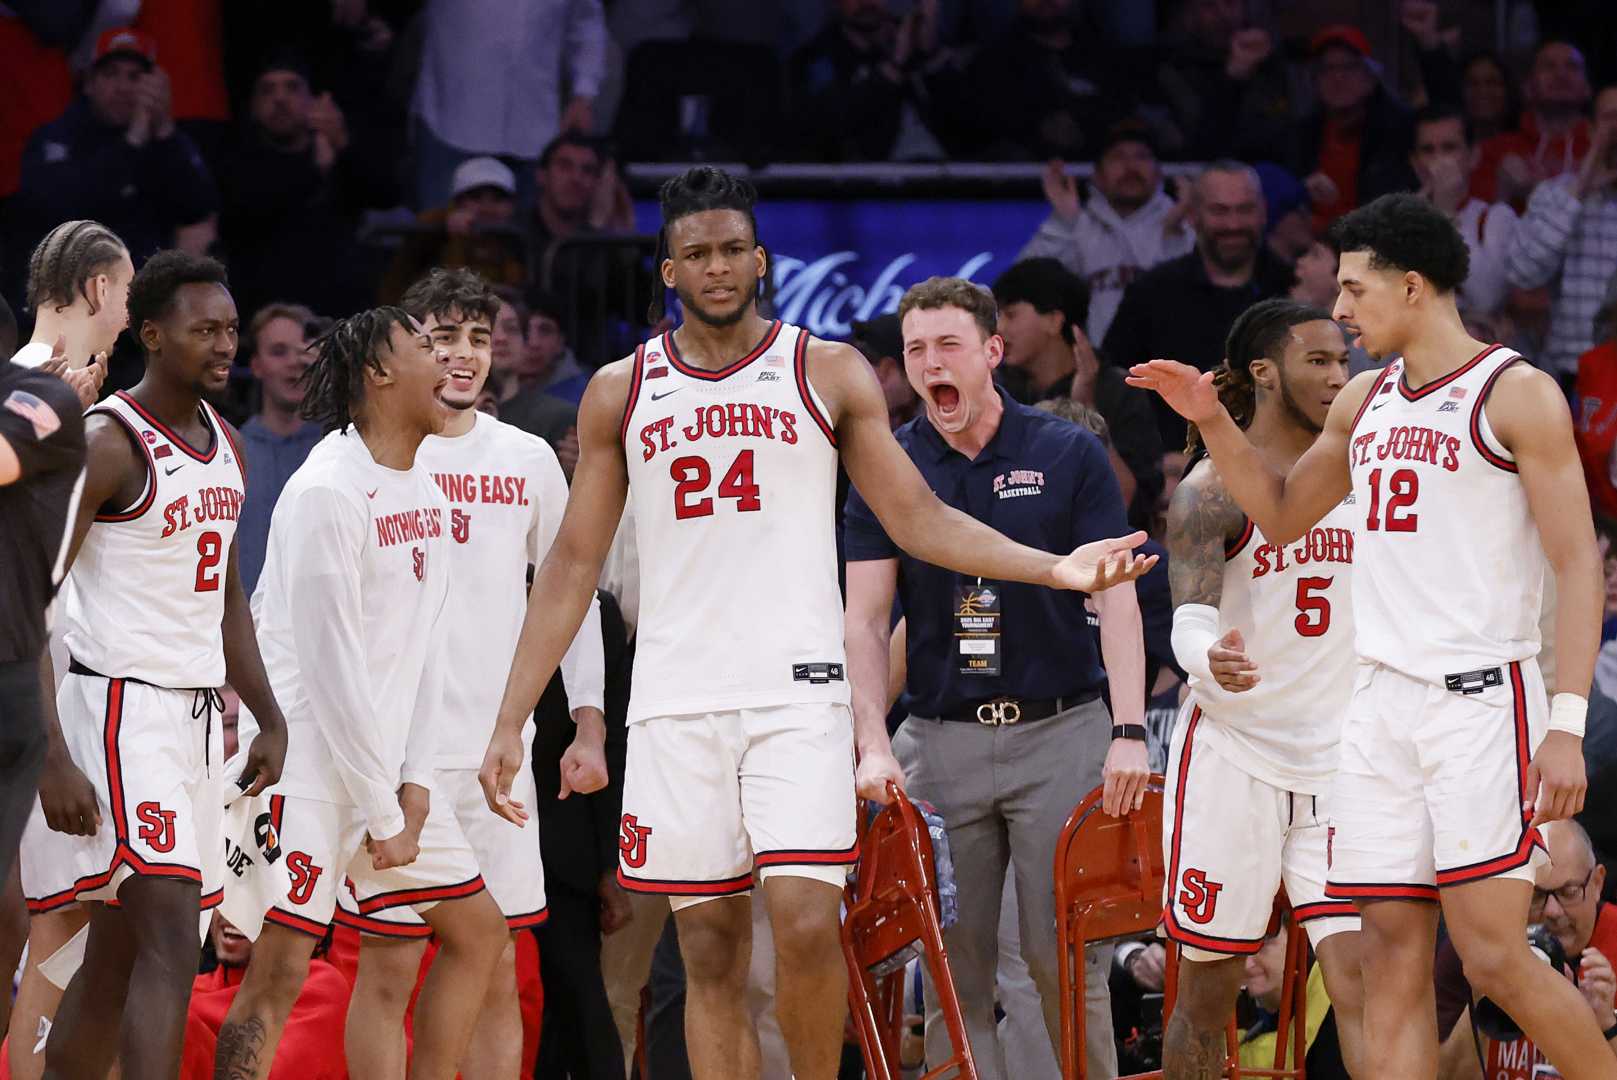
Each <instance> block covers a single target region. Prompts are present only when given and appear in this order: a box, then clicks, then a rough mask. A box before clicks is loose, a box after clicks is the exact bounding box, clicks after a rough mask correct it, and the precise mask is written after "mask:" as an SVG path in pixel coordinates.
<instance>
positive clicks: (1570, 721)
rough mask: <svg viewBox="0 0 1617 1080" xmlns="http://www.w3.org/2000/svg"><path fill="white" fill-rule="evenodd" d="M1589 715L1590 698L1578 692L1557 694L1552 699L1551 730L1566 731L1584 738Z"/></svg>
mask: <svg viewBox="0 0 1617 1080" xmlns="http://www.w3.org/2000/svg"><path fill="white" fill-rule="evenodd" d="M1588 716H1589V699H1588V698H1585V697H1582V696H1581V695H1578V694H1556V695H1555V697H1553V698H1552V699H1550V724H1549V729H1550V730H1551V731H1564V732H1566V733H1567V734H1568V735H1576V736H1577V737H1578V738H1580V739H1581V738H1583V725H1584V721H1585V720H1586V719H1587V718H1588Z"/></svg>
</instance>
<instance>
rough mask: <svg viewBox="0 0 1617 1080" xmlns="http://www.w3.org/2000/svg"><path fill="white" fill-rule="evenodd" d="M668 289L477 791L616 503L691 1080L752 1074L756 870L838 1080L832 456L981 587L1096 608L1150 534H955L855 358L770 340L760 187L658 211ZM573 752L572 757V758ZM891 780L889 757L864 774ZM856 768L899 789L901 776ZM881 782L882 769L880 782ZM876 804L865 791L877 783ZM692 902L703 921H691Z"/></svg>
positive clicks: (505, 763)
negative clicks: (636, 564)
mask: <svg viewBox="0 0 1617 1080" xmlns="http://www.w3.org/2000/svg"><path fill="white" fill-rule="evenodd" d="M661 197H662V208H663V220H664V228H663V235H662V245H661V246H662V248H663V257H661V258H660V259H659V263H660V265H659V266H658V273H659V275H660V278H661V285H662V287H663V288H664V289H673V290H674V291H675V292H676V293H677V294H678V296H679V299H680V303H681V307H682V310H683V314H684V322H683V324H682V325H681V326H680V327H679V328H678V329H676V330H674V331H672V332H671V333H669V334H666V335H663V336H660V337H658V338H656V339H654V340H652V341H650V342H648V343H646V344H645V345H644V346H642V347H641V348H639V349H637V350H636V351H635V354H634V355H633V356H631V357H627V358H625V359H623V360H620V361H618V362H616V363H612V364H608V365H607V366H606V367H604V368H602V369H601V371H600V372H599V373H598V374H597V375H596V376H595V378H594V379H593V380H591V383H590V386H589V388H588V390H587V391H586V392H585V395H584V400H583V403H582V406H581V408H580V411H579V442H580V458H579V463H578V468H577V470H576V471H575V474H574V477H573V492H572V496H571V498H570V500H569V502H568V506H567V513H566V516H565V517H564V519H563V521H562V525H561V529H560V531H559V533H558V534H557V537H556V541H555V543H554V545H553V546H552V548H551V550H550V553H549V554H548V555H547V556H546V558H545V561H544V563H543V565H542V566H541V567H540V569H539V572H538V574H537V576H536V578H535V581H534V586H533V592H532V599H531V600H530V604H529V608H528V615H527V619H526V622H525V624H524V627H523V632H522V637H521V639H520V641H519V642H518V646H517V654H516V658H515V661H514V663H513V665H512V670H511V675H510V678H509V680H508V682H507V686H506V692H505V697H504V700H503V702H502V703H501V707H500V716H499V720H498V725H497V728H496V731H495V734H494V737H493V739H492V740H491V742H490V744H489V750H488V754H487V756H486V757H485V759H484V765H483V769H482V776H481V779H482V781H483V786H484V790H485V793H486V794H487V796H488V800H489V804H490V805H491V806H492V807H493V808H494V809H495V810H496V811H497V812H498V813H501V814H502V815H505V816H507V817H510V818H511V819H512V820H514V821H520V820H522V818H523V817H524V816H525V815H526V809H525V808H524V807H521V806H520V805H517V804H514V803H513V802H512V801H511V799H510V788H511V784H512V781H513V780H514V778H515V774H516V773H517V771H518V770H519V769H520V768H521V767H522V760H523V759H522V746H521V740H520V732H521V729H522V725H523V722H524V720H525V717H526V716H527V714H528V713H529V712H531V711H532V709H533V706H534V703H535V702H536V701H537V700H538V698H539V693H540V691H541V690H542V689H543V688H544V686H545V684H546V683H547V682H548V681H549V679H550V677H551V674H552V673H553V672H554V671H555V670H556V665H557V663H558V662H559V661H560V659H561V657H562V654H563V653H564V652H565V651H566V649H567V646H568V644H569V642H570V641H571V640H572V637H573V634H574V633H575V631H576V629H577V627H578V625H579V622H580V620H581V619H582V618H583V615H584V612H585V609H586V607H587V606H588V603H589V599H590V596H591V595H592V593H593V591H594V588H595V582H596V580H597V579H598V577H599V575H600V571H601V565H602V562H603V561H604V559H605V557H606V553H607V548H608V546H609V545H610V543H611V540H612V536H613V533H614V531H615V529H616V528H617V525H618V522H619V519H620V518H621V517H622V513H623V506H624V501H625V498H626V497H632V498H633V499H634V515H633V517H634V522H635V527H636V529H637V533H638V535H637V540H638V546H639V552H640V568H641V582H642V584H641V589H642V593H641V603H640V624H639V633H638V645H637V654H636V661H635V667H636V671H635V683H634V687H633V691H632V695H631V700H630V706H629V712H630V719H631V721H632V726H631V729H630V733H629V749H628V766H627V773H626V776H625V782H624V818H623V822H622V835H621V836H620V839H619V848H620V851H621V857H620V862H619V873H620V880H621V881H622V882H623V883H624V884H625V886H626V887H629V888H636V889H641V890H645V891H654V892H659V893H665V894H668V895H669V896H670V897H671V898H672V899H673V903H674V905H675V907H676V920H677V921H678V923H679V926H680V930H681V934H680V940H681V943H682V948H683V949H684V951H685V954H686V958H687V964H686V970H687V974H688V976H689V978H690V980H691V987H690V995H691V996H690V1006H689V1012H688V1014H687V1015H688V1022H689V1025H690V1028H691V1031H692V1033H693V1036H692V1038H691V1040H690V1042H691V1048H692V1070H693V1074H694V1075H695V1076H697V1077H698V1078H699V1080H709V1078H718V1077H726V1078H739V1080H749V1078H755V1077H756V1076H757V1075H758V1051H757V1043H756V1036H755V1034H754V1033H753V1032H752V1030H751V1028H750V1026H749V1025H747V1023H746V1020H745V1014H744V1013H742V1012H740V1011H738V1010H735V1009H733V1008H731V1006H730V1003H731V1002H733V1001H736V1000H740V995H741V993H742V992H743V989H744V982H745V978H746V965H745V964H741V965H739V967H737V965H735V964H734V963H733V958H734V957H736V956H745V955H746V948H747V940H748V937H749V936H750V933H751V921H750V916H749V915H748V913H747V904H746V901H745V900H744V899H743V895H744V894H745V893H746V892H747V891H748V890H749V889H750V888H751V886H752V878H753V871H754V866H755V864H756V865H757V866H758V868H759V870H760V873H761V875H762V876H763V878H764V879H765V888H766V890H767V891H768V893H769V897H770V903H769V907H770V914H771V916H772V918H773V921H774V929H775V936H776V945H777V950H778V952H779V955H780V956H782V957H789V958H791V959H790V962H789V963H782V964H781V966H780V970H779V971H778V973H777V978H778V991H777V997H778V1000H780V1001H781V1002H792V1003H794V1014H793V1015H792V1016H791V1017H790V1018H789V1020H790V1023H786V1024H783V1025H782V1027H783V1028H784V1029H786V1030H787V1032H788V1035H787V1041H788V1050H789V1052H790V1055H791V1060H792V1068H793V1072H794V1073H796V1074H797V1075H799V1076H827V1075H831V1074H832V1073H834V1072H835V1071H836V1062H837V1060H838V1058H839V1056H840V1049H841V1042H842V1018H843V1016H844V1010H845V1007H846V1006H845V1002H844V989H843V987H844V983H843V980H844V979H845V975H844V973H843V967H842V959H841V955H840V947H839V931H838V916H837V912H838V903H839V899H840V897H841V881H842V878H843V876H844V867H845V866H846V864H847V863H849V862H851V861H852V860H853V858H854V826H855V822H854V767H855V763H854V755H853V738H852V719H851V717H850V713H849V709H848V705H847V701H848V691H847V685H846V673H845V670H844V660H843V655H842V644H841V642H842V618H841V599H840V594H839V591H838V588H837V577H836V536H835V522H834V517H833V514H834V509H835V479H836V465H837V460H838V456H839V455H840V456H841V460H842V461H843V462H844V463H845V464H846V466H847V468H848V471H849V473H850V475H851V476H852V478H853V480H854V481H855V482H856V483H857V484H858V485H859V488H860V490H861V491H864V492H866V493H867V494H868V495H870V496H871V501H872V505H873V507H874V509H875V510H876V512H877V513H878V514H879V515H880V516H881V518H882V520H883V524H884V525H886V526H887V527H888V531H889V532H890V533H891V534H892V535H893V537H894V539H895V540H897V541H898V542H899V543H900V544H901V545H904V546H906V547H907V548H908V549H909V550H911V551H913V552H915V553H917V554H919V555H920V556H921V557H923V558H925V559H927V560H928V561H932V562H936V563H938V564H940V565H944V566H948V567H951V568H954V569H959V570H961V571H963V572H968V573H972V574H981V575H983V576H985V577H994V578H998V579H1006V578H1009V579H1012V580H1017V581H1029V582H1034V583H1038V584H1045V585H1051V586H1057V587H1066V588H1081V589H1087V590H1094V589H1098V588H1105V587H1108V586H1110V585H1112V584H1116V583H1118V582H1121V581H1125V580H1129V579H1131V578H1133V577H1134V576H1137V575H1138V574H1139V573H1141V572H1143V571H1144V570H1145V569H1146V568H1147V567H1148V566H1149V563H1150V561H1151V560H1147V559H1139V558H1136V557H1133V556H1132V555H1130V554H1129V551H1128V548H1129V547H1130V545H1132V544H1135V543H1138V542H1140V541H1141V540H1142V539H1143V538H1144V537H1143V535H1136V536H1132V537H1123V538H1119V539H1117V540H1110V541H1101V542H1099V543H1096V544H1090V545H1087V546H1085V547H1083V548H1080V549H1079V550H1078V551H1077V552H1074V553H1073V554H1071V555H1069V556H1067V557H1065V558H1062V557H1060V556H1056V555H1052V554H1049V553H1047V552H1040V551H1034V550H1032V549H1030V548H1026V547H1022V546H1020V545H1018V544H1015V543H1013V542H1011V541H1009V540H1007V539H1005V538H1004V537H1002V536H1000V535H999V534H998V533H996V532H994V531H993V530H991V529H989V528H987V527H986V526H983V525H981V524H979V523H977V522H975V521H972V520H970V519H969V518H967V517H965V516H964V515H961V514H957V513H954V512H952V511H949V510H947V509H946V508H945V507H944V506H943V505H942V504H941V503H940V502H939V501H938V500H937V498H936V497H935V496H934V495H933V494H932V492H931V491H930V490H929V489H928V488H927V486H926V484H925V482H924V481H923V480H922V479H921V477H920V475H919V474H918V473H917V472H916V470H915V468H914V466H913V465H912V464H911V463H910V461H909V459H908V457H907V456H906V455H905V454H904V452H903V450H902V449H901V448H900V447H899V446H898V444H897V443H896V442H895V441H894V440H893V437H892V433H891V431H890V430H889V428H888V425H887V411H886V407H885V405H884V403H883V400H882V396H881V392H880V390H879V388H878V387H877V386H876V384H875V381H874V380H873V379H872V378H871V377H870V375H869V372H868V369H867V368H866V366H865V365H864V364H863V361H862V360H861V359H860V358H859V356H858V354H857V353H855V352H853V351H852V350H851V349H849V348H847V347H845V346H841V345H833V344H830V343H826V342H820V341H816V340H814V339H813V338H811V337H810V336H809V335H808V334H807V333H805V332H804V331H802V330H801V329H799V328H797V327H792V326H787V325H785V324H782V323H779V322H772V321H770V320H768V319H765V318H764V317H762V316H761V315H760V314H759V313H758V309H757V300H758V298H759V293H760V291H761V289H762V287H763V283H764V282H766V281H767V274H768V270H769V267H768V259H767V256H766V253H765V250H764V248H763V247H762V245H761V244H760V243H759V238H758V233H757V225H756V220H755V218H754V214H753V204H754V195H753V192H752V189H751V186H750V185H749V184H747V183H746V182H745V181H739V180H737V179H736V178H734V177H731V176H729V175H728V174H726V173H724V172H722V171H720V170H717V169H712V168H707V167H698V168H695V169H692V170H690V171H689V172H687V173H685V174H684V175H682V176H679V177H676V178H674V179H672V180H670V181H668V183H667V184H665V185H664V188H663V190H662V193H661ZM575 745H576V744H575ZM877 756H882V755H877ZM884 756H885V760H884V761H881V762H872V761H867V762H865V763H864V765H863V766H862V769H867V770H869V775H871V776H873V777H880V778H882V779H885V778H895V779H899V780H901V779H902V777H901V774H900V773H899V770H898V767H897V764H896V762H893V761H892V760H891V752H890V751H886V752H885V755H884ZM878 765H879V766H880V768H877V766H878ZM872 786H873V787H880V786H881V784H880V782H879V780H873V783H872ZM704 901H706V902H704Z"/></svg>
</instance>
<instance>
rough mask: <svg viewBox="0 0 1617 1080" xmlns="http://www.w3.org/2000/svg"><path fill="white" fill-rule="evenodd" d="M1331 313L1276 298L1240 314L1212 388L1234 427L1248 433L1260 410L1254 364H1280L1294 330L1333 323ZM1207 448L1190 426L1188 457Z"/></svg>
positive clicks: (1192, 457)
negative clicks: (1253, 418)
mask: <svg viewBox="0 0 1617 1080" xmlns="http://www.w3.org/2000/svg"><path fill="white" fill-rule="evenodd" d="M1330 320H1331V313H1330V312H1328V311H1326V310H1325V309H1324V308H1321V307H1315V306H1314V305H1313V304H1299V303H1298V302H1297V301H1295V300H1286V299H1282V298H1276V299H1273V300H1260V301H1258V302H1257V303H1256V304H1253V305H1252V306H1251V307H1249V308H1247V309H1246V310H1245V311H1243V312H1241V314H1240V315H1239V316H1237V317H1236V319H1235V324H1234V325H1233V326H1231V327H1230V335H1229V337H1228V338H1226V339H1225V340H1224V363H1223V364H1222V365H1221V366H1220V367H1219V368H1218V369H1217V370H1216V371H1215V372H1214V373H1213V388H1214V389H1215V390H1217V391H1218V400H1219V403H1220V404H1222V405H1223V406H1224V408H1225V410H1226V411H1227V412H1229V414H1230V419H1231V420H1234V421H1235V426H1236V427H1238V428H1240V429H1241V430H1243V431H1244V430H1246V428H1247V426H1248V425H1250V424H1251V423H1252V417H1253V415H1254V414H1255V413H1256V412H1257V408H1258V387H1257V383H1256V382H1254V381H1253V379H1252V363H1253V361H1255V360H1273V361H1274V362H1275V363H1279V362H1280V357H1281V354H1282V353H1284V352H1285V348H1286V337H1287V336H1288V335H1289V334H1290V333H1291V328H1292V327H1294V326H1301V325H1302V324H1303V323H1311V322H1320V321H1324V322H1330ZM1204 453H1206V448H1205V447H1204V446H1203V445H1202V436H1201V432H1199V431H1197V430H1196V425H1195V424H1191V425H1190V426H1189V428H1188V429H1187V431H1186V434H1185V456H1186V457H1188V458H1189V459H1190V460H1191V462H1194V461H1196V459H1197V458H1199V457H1201V455H1202V454H1204Z"/></svg>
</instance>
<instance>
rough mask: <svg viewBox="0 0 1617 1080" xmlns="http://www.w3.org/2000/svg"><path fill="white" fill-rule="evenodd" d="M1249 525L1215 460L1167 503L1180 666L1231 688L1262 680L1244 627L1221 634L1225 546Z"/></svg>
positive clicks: (1194, 473) (1244, 687)
mask: <svg viewBox="0 0 1617 1080" xmlns="http://www.w3.org/2000/svg"><path fill="white" fill-rule="evenodd" d="M1245 528H1246V515H1245V514H1243V513H1242V512H1241V508H1240V507H1239V506H1237V505H1236V504H1235V500H1234V499H1232V498H1230V495H1229V492H1228V491H1226V490H1225V488H1224V484H1223V481H1222V480H1220V478H1219V475H1218V472H1217V470H1216V469H1214V467H1213V463H1212V462H1211V461H1203V462H1201V463H1200V464H1198V465H1197V466H1196V467H1195V468H1194V469H1192V470H1191V472H1190V475H1189V476H1187V477H1185V478H1184V479H1183V480H1182V481H1180V483H1179V486H1178V488H1176V489H1175V490H1174V493H1173V499H1172V501H1171V502H1170V503H1169V504H1168V583H1169V586H1170V587H1171V588H1172V589H1173V603H1174V609H1175V610H1174V631H1173V644H1174V655H1175V656H1176V657H1177V659H1178V660H1179V665H1180V666H1181V667H1183V668H1184V669H1185V670H1186V671H1188V672H1190V673H1191V674H1193V675H1197V676H1199V677H1201V678H1203V679H1206V678H1209V677H1210V678H1212V679H1213V680H1214V681H1216V682H1217V683H1218V685H1219V686H1221V687H1223V688H1224V689H1225V690H1228V691H1230V692H1231V693H1240V692H1241V691H1243V690H1250V689H1252V687H1254V686H1256V685H1257V683H1258V674H1257V668H1256V666H1255V665H1254V664H1253V663H1252V661H1251V660H1250V658H1248V657H1247V655H1246V652H1245V648H1246V643H1245V642H1244V641H1242V639H1241V631H1240V630H1239V629H1237V628H1234V627H1231V628H1230V629H1229V630H1228V631H1226V632H1225V633H1224V635H1223V636H1222V637H1220V636H1219V635H1218V612H1217V611H1216V610H1215V609H1216V608H1217V607H1218V605H1219V602H1220V601H1221V600H1222V599H1223V593H1224V563H1225V561H1226V559H1225V555H1224V553H1225V551H1226V550H1227V548H1228V546H1229V545H1230V544H1231V543H1232V542H1234V541H1236V540H1238V539H1239V538H1240V535H1241V533H1242V531H1243V530H1244V529H1245Z"/></svg>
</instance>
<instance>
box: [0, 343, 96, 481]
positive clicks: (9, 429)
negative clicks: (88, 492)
mask: <svg viewBox="0 0 1617 1080" xmlns="http://www.w3.org/2000/svg"><path fill="white" fill-rule="evenodd" d="M7 366H8V367H9V366H11V365H7ZM0 438H4V439H5V440H6V442H7V443H9V444H10V445H11V449H12V452H13V453H15V454H16V455H17V461H18V463H19V464H20V465H21V466H22V472H21V475H20V476H19V477H18V480H19V481H22V480H28V479H31V478H33V477H35V476H39V475H42V474H45V473H50V472H57V471H61V470H68V469H79V468H82V467H83V465H84V416H83V414H82V413H81V412H80V411H79V399H78V396H77V395H76V394H74V393H73V390H72V388H71V387H69V386H68V385H67V384H66V383H65V382H63V381H62V380H60V379H58V378H56V377H55V376H52V375H42V374H38V373H30V374H26V375H23V376H22V377H21V378H17V379H6V380H5V381H4V382H0Z"/></svg>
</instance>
